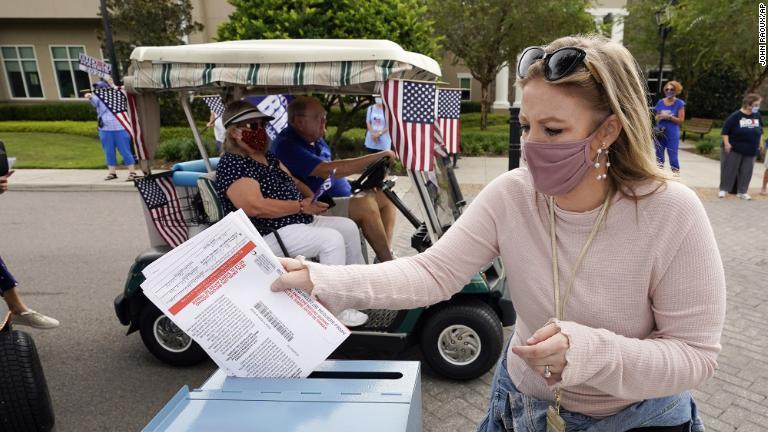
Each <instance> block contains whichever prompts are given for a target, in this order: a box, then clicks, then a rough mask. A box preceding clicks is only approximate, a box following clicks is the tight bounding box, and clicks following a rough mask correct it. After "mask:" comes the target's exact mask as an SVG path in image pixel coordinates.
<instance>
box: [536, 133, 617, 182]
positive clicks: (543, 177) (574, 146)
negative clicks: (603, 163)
mask: <svg viewBox="0 0 768 432" xmlns="http://www.w3.org/2000/svg"><path fill="white" fill-rule="evenodd" d="M600 126H602V124H601V125H600ZM600 126H598V127H597V129H595V131H594V132H592V134H591V135H589V136H588V137H586V138H584V139H583V140H580V141H571V142H564V143H547V142H539V141H530V140H526V141H525V143H524V146H523V156H524V157H525V161H526V163H527V164H528V169H529V170H530V171H531V176H532V177H533V187H534V189H536V191H538V192H541V193H543V194H545V195H550V196H560V195H565V194H567V193H568V192H570V191H572V190H573V189H574V188H575V187H576V186H577V185H578V184H579V183H581V181H582V180H583V179H584V176H586V175H587V173H588V172H589V170H590V168H593V162H591V161H590V159H589V144H590V143H591V142H592V139H593V138H594V137H595V135H596V134H597V131H599V130H600Z"/></svg>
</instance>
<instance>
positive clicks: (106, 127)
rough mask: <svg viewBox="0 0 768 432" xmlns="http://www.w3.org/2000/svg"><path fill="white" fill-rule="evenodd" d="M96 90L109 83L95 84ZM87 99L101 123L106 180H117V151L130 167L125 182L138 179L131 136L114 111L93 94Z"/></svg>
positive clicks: (100, 132)
mask: <svg viewBox="0 0 768 432" xmlns="http://www.w3.org/2000/svg"><path fill="white" fill-rule="evenodd" d="M94 87H95V88H102V87H109V83H108V82H106V81H104V80H102V81H99V82H97V83H96V84H95V86H94ZM85 97H86V98H88V100H89V101H90V102H91V105H93V107H94V108H96V114H97V116H98V122H99V139H100V140H101V146H102V148H103V149H104V155H105V156H106V158H107V171H108V173H107V176H106V177H104V180H115V179H116V178H117V155H116V154H115V150H117V151H119V152H120V155H121V156H122V157H123V164H125V165H126V166H127V167H128V178H126V179H125V181H133V180H135V179H136V160H135V159H134V158H133V150H132V149H131V136H130V135H129V134H128V131H126V130H125V128H124V127H123V125H122V124H120V122H119V121H117V118H115V115H114V114H112V111H110V110H109V108H107V106H106V105H105V104H104V102H102V100H101V99H99V97H98V96H95V95H94V94H93V93H86V94H85Z"/></svg>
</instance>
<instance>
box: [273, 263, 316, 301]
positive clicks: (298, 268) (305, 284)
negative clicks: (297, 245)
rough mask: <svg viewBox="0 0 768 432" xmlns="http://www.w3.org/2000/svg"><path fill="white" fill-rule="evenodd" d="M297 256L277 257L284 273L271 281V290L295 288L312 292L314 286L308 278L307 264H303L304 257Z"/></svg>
mask: <svg viewBox="0 0 768 432" xmlns="http://www.w3.org/2000/svg"><path fill="white" fill-rule="evenodd" d="M297 258H298V259H294V258H278V259H279V260H280V264H282V265H283V269H285V271H286V273H284V274H282V275H281V276H280V277H279V278H277V279H276V280H275V281H274V282H272V291H285V290H287V289H289V288H297V289H301V290H304V291H306V292H307V293H310V294H311V293H312V288H314V287H315V286H314V284H313V283H312V279H310V278H309V270H308V269H307V266H306V265H304V257H301V256H299V257H297Z"/></svg>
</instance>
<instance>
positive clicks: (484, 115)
mask: <svg viewBox="0 0 768 432" xmlns="http://www.w3.org/2000/svg"><path fill="white" fill-rule="evenodd" d="M490 85H491V83H490V82H488V81H480V130H486V129H487V128H488V112H489V111H490V109H491V100H490V98H491V92H490V90H489V87H490Z"/></svg>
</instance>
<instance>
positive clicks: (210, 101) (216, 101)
mask: <svg viewBox="0 0 768 432" xmlns="http://www.w3.org/2000/svg"><path fill="white" fill-rule="evenodd" d="M203 102H205V104H206V105H208V108H209V109H210V110H211V112H212V113H214V114H215V115H216V117H221V115H222V114H224V103H223V102H222V101H221V96H203Z"/></svg>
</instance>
